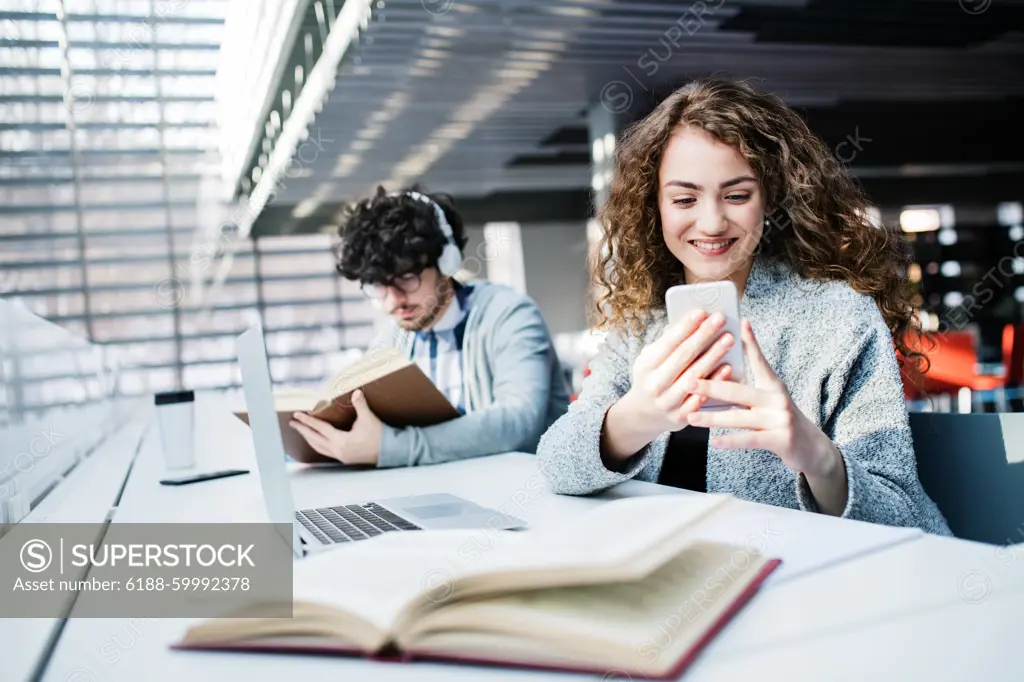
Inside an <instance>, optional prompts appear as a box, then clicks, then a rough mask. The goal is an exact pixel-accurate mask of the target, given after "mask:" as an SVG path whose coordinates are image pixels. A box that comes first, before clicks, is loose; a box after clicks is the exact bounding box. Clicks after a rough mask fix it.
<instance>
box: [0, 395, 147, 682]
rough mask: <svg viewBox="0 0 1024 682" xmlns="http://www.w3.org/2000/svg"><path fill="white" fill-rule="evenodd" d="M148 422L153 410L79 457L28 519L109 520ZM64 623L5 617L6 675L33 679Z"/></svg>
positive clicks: (0, 666)
mask: <svg viewBox="0 0 1024 682" xmlns="http://www.w3.org/2000/svg"><path fill="white" fill-rule="evenodd" d="M147 422H148V417H147V415H142V414H140V415H139V418H138V419H133V420H131V421H129V422H128V423H127V424H125V426H123V427H122V428H121V429H120V430H119V431H117V433H115V434H114V435H113V436H112V437H111V438H110V439H109V440H108V441H107V442H105V443H103V444H101V445H100V446H99V447H98V448H97V449H96V450H95V451H94V452H92V453H90V455H89V456H88V457H86V458H85V459H84V460H82V461H81V462H79V464H78V465H77V466H76V467H75V468H74V469H72V470H71V472H70V473H69V474H68V475H67V477H66V478H65V479H64V480H62V481H60V483H59V484H58V485H57V487H56V488H54V489H53V490H52V491H51V492H50V493H49V494H48V495H47V496H46V497H44V498H43V500H42V501H41V502H40V503H39V505H38V506H37V507H35V508H34V509H33V510H32V511H31V512H29V514H28V516H26V517H25V518H24V519H22V523H71V522H75V523H95V524H101V523H103V522H104V521H105V520H106V519H107V516H108V515H109V514H110V510H111V508H112V507H113V506H114V505H115V504H116V501H117V496H118V493H119V492H120V490H121V486H122V485H123V484H124V482H125V478H126V476H127V475H128V470H129V468H130V467H131V463H132V458H133V457H134V456H135V451H136V448H137V446H138V443H139V438H140V437H141V435H142V432H143V430H144V429H145V428H146V425H147ZM97 528H99V526H98V525H97ZM59 625H60V621H59V619H57V618H0V642H2V643H3V644H2V645H0V651H3V654H2V655H0V680H8V679H10V680H23V679H27V678H28V677H29V676H30V675H31V674H32V671H33V670H35V669H36V666H37V664H38V663H39V662H40V658H41V657H42V656H43V655H44V654H45V652H46V650H47V647H48V646H49V643H50V641H51V637H53V636H54V635H55V634H56V629H57V627H58V626H59Z"/></svg>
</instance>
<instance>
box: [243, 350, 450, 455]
mask: <svg viewBox="0 0 1024 682" xmlns="http://www.w3.org/2000/svg"><path fill="white" fill-rule="evenodd" d="M359 388H361V389H362V390H363V394H364V395H365V396H366V404H367V405H368V406H369V407H370V409H371V410H373V413H374V414H375V415H377V417H378V418H379V419H380V420H381V421H382V422H384V423H385V424H387V425H389V426H395V427H399V428H401V427H405V426H431V425H433V424H439V423H441V422H444V421H448V420H449V419H454V418H456V417H458V416H459V411H458V410H456V409H455V407H453V406H452V404H451V403H450V402H449V401H448V399H447V398H446V397H445V396H444V394H443V393H441V391H440V390H438V388H437V387H436V386H434V383H433V382H432V381H430V379H429V378H428V377H427V375H426V374H424V373H423V371H422V370H420V368H419V367H418V366H416V364H415V363H414V362H412V361H410V360H409V359H408V358H406V357H404V356H403V355H401V354H400V353H399V352H398V351H397V350H395V349H392V348H381V349H376V350H372V351H369V352H368V353H366V354H365V355H363V357H361V358H360V359H359V360H357V361H355V362H354V363H352V364H351V365H349V366H347V367H346V368H345V369H343V370H342V371H341V372H339V373H338V374H337V375H335V376H333V377H331V378H330V379H328V380H327V381H326V382H325V383H324V385H323V386H322V387H321V388H320V390H313V389H301V388H282V389H277V390H275V391H274V409H275V410H276V411H277V420H278V423H279V424H280V427H281V437H282V439H283V441H284V451H285V452H287V453H288V454H289V455H291V456H292V458H294V459H296V460H298V461H300V462H306V463H332V464H337V463H338V462H337V461H336V460H334V459H331V458H329V457H325V456H324V455H321V454H320V453H318V452H317V451H316V450H314V449H313V448H312V447H310V445H309V443H307V442H306V439H305V438H303V437H302V434H300V433H299V432H298V431H296V430H295V429H293V428H292V427H291V426H289V425H288V423H289V421H291V419H292V413H294V412H308V413H309V414H310V415H312V416H314V417H316V418H317V419H323V420H324V421H326V422H328V423H329V424H331V425H333V426H335V427H336V428H339V429H342V430H343V431H347V430H348V429H350V428H352V422H353V421H355V416H356V412H355V407H353V405H352V393H353V391H355V390H356V389H359ZM235 416H237V417H238V418H239V419H241V420H242V421H244V422H245V423H246V424H248V423H249V415H248V412H247V411H245V410H238V411H236V412H235Z"/></svg>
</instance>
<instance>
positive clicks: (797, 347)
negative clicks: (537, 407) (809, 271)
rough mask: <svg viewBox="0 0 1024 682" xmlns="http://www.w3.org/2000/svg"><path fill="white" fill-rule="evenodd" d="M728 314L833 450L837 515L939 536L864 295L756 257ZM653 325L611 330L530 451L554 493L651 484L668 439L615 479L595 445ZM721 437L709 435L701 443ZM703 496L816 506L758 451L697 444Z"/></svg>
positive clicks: (653, 320)
mask: <svg viewBox="0 0 1024 682" xmlns="http://www.w3.org/2000/svg"><path fill="white" fill-rule="evenodd" d="M740 314H741V316H743V317H746V318H749V319H750V321H751V324H752V326H753V328H754V334H755V336H756V337H757V340H758V345H759V346H760V347H761V350H762V352H763V353H764V356H765V359H766V360H767V361H768V363H769V364H770V365H771V367H772V369H773V370H774V371H775V373H776V374H777V375H778V376H779V378H780V379H782V381H783V382H784V383H785V384H786V387H787V388H788V389H789V393H790V395H791V396H792V397H793V400H794V401H795V403H796V404H797V406H799V408H800V410H801V411H802V412H803V413H804V414H805V415H806V416H807V417H808V418H809V419H810V420H811V421H812V422H814V423H815V425H817V426H818V427H819V428H821V429H822V430H823V431H824V432H825V433H826V434H828V436H829V437H830V438H831V439H832V441H833V442H834V443H835V444H836V446H837V447H838V449H839V451H840V452H841V453H842V456H843V460H844V462H845V464H846V471H847V475H848V485H849V499H848V502H847V506H846V509H845V510H844V511H843V517H844V518H850V519H859V520H862V521H869V522H874V523H881V524H888V525H893V526H916V527H920V528H922V529H923V530H925V531H928V532H932V533H937V534H941V535H949V534H950V531H949V527H948V526H947V524H946V521H945V519H944V518H943V516H942V514H941V513H940V512H939V510H938V508H937V507H936V506H935V504H934V503H933V502H932V501H931V499H929V498H928V496H927V495H926V494H925V492H924V490H923V489H922V487H921V483H920V481H919V480H918V477H917V463H916V460H915V458H914V449H913V442H912V441H911V434H910V427H909V423H908V416H907V408H906V403H905V401H904V394H903V386H902V382H901V379H900V374H899V369H898V365H897V362H896V354H895V350H894V348H893V342H892V336H891V334H890V332H889V330H888V328H887V327H886V324H885V321H884V319H883V318H882V315H881V313H880V311H879V310H878V307H877V305H876V304H875V302H874V300H873V299H872V298H871V297H870V296H867V295H864V294H859V293H857V292H855V291H854V290H853V289H852V288H851V287H850V286H849V285H847V284H845V283H841V282H825V281H820V280H814V281H812V280H807V279H804V278H801V277H799V276H798V275H797V274H796V273H795V272H794V271H793V270H792V269H791V268H790V267H789V266H787V265H785V264H783V263H780V262H770V261H768V260H766V259H765V258H764V257H763V256H758V257H757V258H756V259H755V262H754V266H753V268H752V270H751V273H750V275H749V277H748V280H747V285H746V289H745V291H744V293H743V298H742V300H741V302H740ZM665 324H666V320H665V314H664V311H663V310H658V311H655V312H654V313H652V314H651V316H650V318H649V320H648V323H647V326H646V331H645V333H644V334H643V335H642V336H641V337H640V338H635V337H634V336H631V335H629V334H626V333H615V332H613V333H611V334H609V336H608V338H607V339H606V340H605V342H604V344H603V345H602V348H601V351H600V352H599V353H598V355H597V357H596V358H595V359H594V360H593V361H592V363H591V365H590V370H591V373H590V376H589V377H587V379H585V380H584V383H583V388H582V391H581V394H580V396H579V399H578V400H577V401H576V402H574V403H573V404H571V405H570V406H569V411H568V413H567V414H566V415H565V416H563V417H562V418H561V419H559V420H558V421H557V422H555V424H554V425H553V426H552V427H551V429H550V430H549V431H548V432H547V433H545V434H544V437H543V438H542V439H541V442H540V445H539V447H538V450H537V454H538V455H539V457H540V459H541V460H542V470H543V471H544V472H545V474H546V476H547V478H548V481H549V484H550V487H551V489H552V490H553V491H554V492H556V493H563V494H570V495H583V494H588V493H593V492H597V491H600V490H603V489H605V488H608V487H610V486H612V485H615V484H616V483H620V482H622V481H625V480H628V479H631V478H637V479H639V480H644V481H657V479H658V474H659V472H660V470H661V465H662V460H663V458H664V455H665V449H666V445H667V444H668V439H669V435H670V434H669V433H668V432H666V433H663V434H661V436H659V437H658V438H657V439H655V441H654V442H652V443H651V444H650V445H648V446H646V447H645V448H644V449H643V450H641V451H640V452H639V453H637V455H635V456H634V457H633V458H632V459H631V460H630V461H629V462H628V463H627V465H626V466H625V468H624V469H623V471H622V473H619V472H615V471H610V470H609V469H607V468H605V466H604V464H603V463H602V461H601V453H600V441H601V430H602V427H603V424H604V416H605V412H606V411H607V410H608V408H609V407H611V406H612V405H613V404H614V403H615V402H616V401H617V400H618V399H619V398H620V397H622V395H623V394H625V393H626V391H627V390H629V387H630V377H631V369H632V366H633V361H634V359H635V358H636V356H637V354H638V353H639V352H640V350H641V348H643V347H644V346H645V345H646V344H647V343H649V342H651V341H653V340H654V339H656V338H657V337H658V336H659V335H660V333H661V331H662V329H663V328H664V327H665ZM723 433H726V430H722V429H717V428H716V429H712V430H711V436H712V437H715V436H716V435H721V434H723ZM707 490H708V492H730V493H733V494H735V495H736V496H737V497H740V498H743V499H746V500H753V501H756V502H762V503H765V504H771V505H776V506H780V507H790V508H794V509H802V510H807V511H817V505H816V503H815V501H814V498H813V496H812V495H811V492H810V488H809V487H808V485H807V481H806V479H805V478H804V477H803V476H802V475H797V474H795V473H794V472H793V471H791V470H790V469H789V468H787V467H786V466H785V465H784V464H783V463H782V460H780V459H779V458H778V457H777V456H776V455H774V454H773V453H771V452H768V451H766V450H723V449H719V448H715V447H713V446H711V445H710V444H709V447H708V462H707Z"/></svg>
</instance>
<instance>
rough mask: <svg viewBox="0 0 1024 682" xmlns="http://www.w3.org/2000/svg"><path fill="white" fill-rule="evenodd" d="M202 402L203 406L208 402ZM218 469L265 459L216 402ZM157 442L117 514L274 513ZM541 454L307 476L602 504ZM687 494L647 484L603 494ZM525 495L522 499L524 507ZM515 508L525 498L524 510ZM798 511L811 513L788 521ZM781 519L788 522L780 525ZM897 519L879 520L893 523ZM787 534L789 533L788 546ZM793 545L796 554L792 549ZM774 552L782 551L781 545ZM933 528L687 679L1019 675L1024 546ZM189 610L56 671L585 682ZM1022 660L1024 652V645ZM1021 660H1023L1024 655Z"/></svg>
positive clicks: (159, 517) (781, 605)
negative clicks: (211, 638) (261, 634)
mask: <svg viewBox="0 0 1024 682" xmlns="http://www.w3.org/2000/svg"><path fill="white" fill-rule="evenodd" d="M201 404H202V403H201ZM197 429H198V430H199V433H200V442H202V443H204V451H203V452H202V454H201V458H200V464H201V466H204V467H207V466H208V467H210V468H212V467H214V466H218V467H219V466H243V467H248V468H252V469H255V461H254V457H253V453H252V445H251V440H250V436H249V431H248V429H247V427H245V426H244V425H242V424H241V423H240V422H238V421H237V420H235V418H234V417H232V416H231V415H229V414H227V413H226V412H224V411H223V409H222V408H221V409H218V408H217V407H216V406H215V405H205V406H204V411H203V412H202V413H201V416H200V418H199V419H198V420H197ZM161 473H162V465H161V462H160V450H159V443H158V441H157V439H156V437H155V432H153V431H151V432H150V434H149V437H148V439H147V441H146V442H145V443H144V444H143V448H142V450H141V451H140V455H139V458H138V460H137V462H136V464H135V466H134V468H133V470H132V475H131V478H130V480H129V483H128V485H127V487H126V489H125V491H124V494H123V495H122V499H121V505H120V507H119V509H118V510H117V513H116V516H115V521H117V522H126V521H132V522H141V521H228V520H231V521H243V520H246V521H258V520H264V519H265V518H266V517H265V513H264V512H263V509H262V502H261V498H260V495H259V486H258V479H257V478H256V476H255V475H249V476H241V477H236V478H230V479H222V480H218V481H210V482H206V483H201V484H197V485H193V486H185V487H181V488H169V487H163V486H160V485H159V484H158V483H157V479H158V478H159V476H160V474H161ZM538 476H540V474H539V472H538V468H537V461H536V459H535V458H533V457H532V456H528V455H518V454H511V455H501V456H496V457H488V458H481V459H477V460H469V461H464V462H458V463H452V464H446V465H440V466H433V467H423V468H418V469H395V470H387V471H359V472H345V471H338V470H333V471H329V470H302V471H299V472H297V473H295V474H294V475H293V479H292V480H293V489H294V491H295V495H296V499H297V501H298V504H300V505H302V506H316V505H322V504H338V503H343V502H355V501H360V500H365V499H370V498H374V497H382V496H390V495H401V494H411V493H417V492H433V491H447V492H452V493H455V494H458V495H462V496H464V497H466V498H468V499H471V500H474V501H476V502H478V503H480V504H484V505H487V506H491V507H495V508H503V509H505V510H513V509H515V511H516V513H518V514H519V515H520V516H521V517H522V518H524V519H526V520H527V521H528V522H529V523H531V524H532V525H535V526H540V525H543V524H550V523H553V522H557V521H558V520H559V519H564V518H565V517H566V516H567V515H571V514H575V513H579V512H580V511H582V510H584V509H587V508H588V507H590V506H592V505H596V504H601V503H602V499H601V498H576V497H564V496H555V495H551V494H550V493H548V492H547V490H546V488H543V487H542V486H538V485H537V482H538V480H541V479H538ZM663 492H678V491H672V490H669V489H665V488H662V487H661V486H655V485H651V484H644V483H638V482H630V483H627V484H624V485H622V486H619V487H617V488H615V489H614V490H613V491H609V492H608V493H606V494H605V495H604V496H603V497H604V498H610V497H618V496H622V495H633V494H655V493H663ZM515 501H518V504H516V502H515ZM510 505H514V506H510ZM747 508H748V511H749V512H750V514H751V515H752V516H751V518H752V519H757V518H762V517H763V516H764V515H765V514H768V515H772V518H776V519H778V523H779V524H780V525H779V526H778V527H779V528H780V529H781V531H782V533H783V537H785V534H786V533H787V532H788V533H790V535H791V536H793V535H796V536H799V537H800V539H801V543H804V540H803V538H804V537H810V535H811V534H813V533H814V532H817V533H818V534H819V537H820V540H821V542H822V543H825V542H826V541H827V540H828V539H829V538H832V537H834V536H835V535H836V534H837V533H843V532H846V529H847V528H848V527H850V526H851V525H856V526H857V528H856V530H857V531H858V532H859V531H860V530H861V525H860V524H853V523H852V522H846V521H842V520H838V519H831V518H826V517H819V516H814V515H810V514H799V515H798V517H792V514H796V512H792V513H790V512H788V511H787V510H776V509H775V508H771V507H763V506H761V505H749V506H748V507H747ZM791 517H792V518H798V520H799V522H798V523H797V522H790V521H787V519H788V518H791ZM773 527H775V526H773ZM882 531H883V529H879V532H882ZM780 546H781V545H780ZM787 551H788V550H787ZM769 552H770V550H769ZM1009 556H1010V558H1011V559H1014V560H1013V561H1008V560H1007V555H1006V553H1005V552H1004V553H1003V554H1001V555H997V554H996V550H995V548H993V547H989V546H986V545H980V544H975V543H969V542H963V541H956V540H948V539H943V538H937V537H932V536H918V537H916V538H913V539H910V540H907V541H904V542H901V543H898V544H895V545H893V546H890V547H887V548H885V549H883V550H880V551H876V552H873V553H871V554H868V555H865V556H862V557H859V558H856V559H853V560H850V561H846V562H843V563H839V564H836V565H832V566H830V567H827V568H822V569H820V570H817V571H814V572H811V573H805V574H804V575H801V576H798V577H796V578H794V579H791V580H785V581H778V582H776V583H773V584H770V585H767V586H766V587H765V588H764V589H763V590H762V591H761V593H759V594H758V595H757V596H756V597H755V598H754V599H753V600H752V601H751V602H750V603H749V604H748V605H747V606H746V608H744V610H743V611H742V612H741V613H740V615H739V616H738V617H737V618H735V619H734V620H733V622H732V623H731V624H730V625H729V626H728V627H727V628H726V629H725V630H724V631H723V632H722V633H721V634H720V635H719V636H718V637H717V638H716V639H715V641H714V642H713V643H712V644H711V646H710V647H709V648H708V649H706V651H705V653H704V655H702V656H701V657H700V658H699V659H698V661H697V663H696V664H695V665H694V666H693V667H691V668H690V670H689V671H688V672H687V673H686V674H685V675H684V679H685V680H688V681H689V680H693V681H701V680H723V679H743V678H748V679H758V680H765V679H767V680H775V679H779V680H787V681H791V680H807V681H808V682H811V681H812V680H813V681H814V682H818V681H820V680H822V679H829V680H862V679H865V678H868V677H870V678H871V679H872V680H873V682H885V681H887V680H892V681H894V682H895V681H899V682H904V681H905V680H907V679H927V680H964V679H986V680H993V681H1000V680H1007V681H1009V680H1019V679H1020V677H1019V673H1020V671H1019V662H1016V661H1012V660H1011V652H1017V651H1018V650H1019V642H1020V637H1021V629H1022V626H1024V616H1022V615H1021V614H1024V551H1021V552H1019V553H1018V554H1016V555H1013V554H1011V555H1009ZM189 622H190V621H186V620H141V619H136V620H134V621H133V620H129V619H110V620H96V619H90V620H72V621H70V622H69V623H68V624H67V626H66V628H65V631H64V634H63V636H62V638H61V641H60V643H59V645H58V646H57V648H56V651H55V653H54V656H53V658H52V659H51V661H50V664H49V666H48V667H47V671H46V675H45V677H44V679H45V680H49V681H53V682H105V681H107V680H111V681H119V680H126V681H129V680H130V681H133V682H134V681H136V680H147V681H149V680H152V681H154V682H157V681H161V680H166V681H168V682H170V681H172V680H173V681H174V682H180V680H189V682H202V681H204V680H221V679H226V678H227V677H228V676H231V677H236V676H237V677H242V678H244V679H246V680H248V681H250V682H257V681H263V680H266V681H267V682H270V681H273V682H280V681H281V680H292V679H302V680H304V682H305V681H311V682H312V681H318V680H324V681H325V682H326V681H328V680H329V681H331V682H335V681H336V680H339V679H344V680H382V681H388V680H416V681H417V682H418V681H420V680H467V681H469V680H478V679H480V678H482V677H485V676H486V677H487V678H488V679H493V680H512V679H517V680H527V679H529V680H542V679H561V680H570V679H581V678H580V676H571V675H565V674H555V673H536V672H532V671H521V670H504V669H499V668H481V667H469V666H452V665H439V664H418V663H417V664H414V665H395V664H382V663H374V662H370V661H364V660H358V659H345V658H329V657H313V656H273V655H265V654H264V655H259V654H236V653H220V652H216V653H215V652H176V651H170V650H169V649H168V645H169V644H171V643H172V642H173V641H175V640H176V639H177V638H178V636H179V635H180V633H181V632H182V630H183V629H184V628H185V627H187V625H188V624H189ZM1017 655H1018V656H1019V653H1018V654H1017ZM1015 663H1016V664H1017V665H1016V670H1015V669H1014V668H1015V665H1014V664H1015Z"/></svg>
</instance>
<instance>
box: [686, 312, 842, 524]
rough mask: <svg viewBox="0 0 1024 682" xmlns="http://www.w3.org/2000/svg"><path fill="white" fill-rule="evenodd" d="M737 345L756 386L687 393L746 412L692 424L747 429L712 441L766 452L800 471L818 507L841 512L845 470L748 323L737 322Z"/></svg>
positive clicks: (708, 383) (699, 385)
mask: <svg viewBox="0 0 1024 682" xmlns="http://www.w3.org/2000/svg"><path fill="white" fill-rule="evenodd" d="M742 334H743V345H744V348H745V351H746V355H747V361H748V365H749V366H750V371H751V374H752V375H753V377H754V379H755V381H756V383H757V388H754V387H753V386H746V385H743V384H738V383H736V382H734V381H730V382H726V381H717V380H714V379H712V380H703V379H696V380H693V381H692V382H691V384H690V387H689V390H691V391H692V392H693V394H694V395H696V396H701V397H702V398H704V399H709V398H715V399H718V400H724V401H726V402H729V403H732V404H734V405H738V406H740V407H745V408H747V409H732V410H723V411H720V412H691V413H689V414H688V415H687V420H688V422H689V423H690V424H691V425H693V426H706V427H718V428H726V429H747V431H745V432H743V433H734V434H729V435H726V436H721V437H719V438H715V439H713V440H712V445H714V446H715V447H718V448H734V449H741V450H748V449H749V450H768V451H770V452H773V453H775V454H776V455H778V456H779V459H781V460H782V461H783V463H784V464H785V465H786V466H787V467H789V468H790V469H791V470H792V471H794V472H797V473H802V474H804V476H805V477H806V478H807V482H808V484H809V485H810V487H811V491H812V492H813V493H814V496H815V498H816V499H817V501H818V503H819V506H821V507H822V509H823V510H824V511H826V512H828V513H834V514H836V515H838V514H841V513H842V511H843V509H844V508H845V507H846V495H847V490H846V468H845V465H844V464H843V458H842V456H841V455H840V453H839V450H838V449H837V448H836V446H835V444H834V443H833V442H832V441H831V439H830V438H829V437H828V436H827V435H826V434H825V433H824V432H823V431H822V430H821V429H819V428H818V427H817V426H815V425H814V423H813V422H811V420H810V419H808V418H807V417H806V416H805V415H804V413H803V412H801V411H800V408H799V407H797V405H796V403H794V402H793V399H792V397H790V395H789V391H788V390H787V388H786V385H785V384H784V383H783V382H782V380H781V379H780V378H779V377H778V375H776V374H775V372H774V371H773V370H772V368H771V365H769V364H768V361H767V360H765V359H764V355H762V353H761V348H760V347H759V346H758V345H757V340H756V339H755V338H754V330H753V328H752V327H751V326H750V321H749V320H743V330H742Z"/></svg>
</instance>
